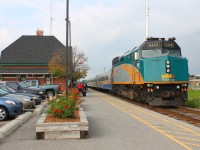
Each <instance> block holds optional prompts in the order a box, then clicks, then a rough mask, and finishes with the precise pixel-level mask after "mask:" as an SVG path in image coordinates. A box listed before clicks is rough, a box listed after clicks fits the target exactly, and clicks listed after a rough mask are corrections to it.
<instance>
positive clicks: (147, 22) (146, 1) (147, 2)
mask: <svg viewBox="0 0 200 150" xmlns="http://www.w3.org/2000/svg"><path fill="white" fill-rule="evenodd" d="M145 16H146V38H148V37H149V0H145Z"/></svg>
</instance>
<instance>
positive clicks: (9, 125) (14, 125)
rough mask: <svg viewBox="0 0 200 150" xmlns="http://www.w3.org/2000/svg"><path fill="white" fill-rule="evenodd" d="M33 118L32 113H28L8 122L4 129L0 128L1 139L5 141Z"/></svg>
mask: <svg viewBox="0 0 200 150" xmlns="http://www.w3.org/2000/svg"><path fill="white" fill-rule="evenodd" d="M31 116H32V113H31V112H26V113H24V114H22V115H20V116H19V117H17V118H16V119H14V120H12V121H10V122H8V123H7V124H5V125H4V126H3V127H1V128H0V139H3V138H4V137H6V136H7V135H9V134H10V133H11V132H13V131H14V130H15V129H17V128H18V127H19V126H20V125H21V124H23V123H24V122H25V121H26V120H28V119H29V118H30V117H31Z"/></svg>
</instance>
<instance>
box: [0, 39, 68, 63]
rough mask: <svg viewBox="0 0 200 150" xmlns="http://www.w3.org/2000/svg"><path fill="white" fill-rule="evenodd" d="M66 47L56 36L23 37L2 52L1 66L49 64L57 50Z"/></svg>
mask: <svg viewBox="0 0 200 150" xmlns="http://www.w3.org/2000/svg"><path fill="white" fill-rule="evenodd" d="M63 48H65V46H64V45H63V44H62V43H61V42H60V41H59V40H58V39H57V38H55V37H54V36H21V37H20V38H19V39H17V40H16V41H15V42H13V43H12V44H11V45H9V46H8V47H7V48H5V49H4V50H3V51H2V52H1V58H0V63H1V64H13V63H17V64H24V63H25V64H27V63H34V64H41V63H45V64H48V62H49V61H50V59H51V58H52V56H53V52H54V51H55V50H59V49H63Z"/></svg>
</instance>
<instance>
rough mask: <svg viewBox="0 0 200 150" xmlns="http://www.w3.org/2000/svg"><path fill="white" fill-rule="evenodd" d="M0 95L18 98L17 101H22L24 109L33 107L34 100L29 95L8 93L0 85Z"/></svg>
mask: <svg viewBox="0 0 200 150" xmlns="http://www.w3.org/2000/svg"><path fill="white" fill-rule="evenodd" d="M0 95H3V96H6V97H11V98H15V99H18V100H19V101H21V102H22V103H23V108H24V109H31V108H35V101H34V100H33V99H32V98H31V97H29V96H24V95H17V94H9V93H8V92H7V91H6V90H5V89H3V88H2V87H1V86H0Z"/></svg>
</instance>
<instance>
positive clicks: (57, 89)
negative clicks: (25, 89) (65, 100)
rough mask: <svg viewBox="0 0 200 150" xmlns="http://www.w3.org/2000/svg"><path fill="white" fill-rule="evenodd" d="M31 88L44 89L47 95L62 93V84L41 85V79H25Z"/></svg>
mask: <svg viewBox="0 0 200 150" xmlns="http://www.w3.org/2000/svg"><path fill="white" fill-rule="evenodd" d="M23 83H25V84H26V85H28V86H29V88H39V89H42V90H43V92H44V94H45V95H46V96H47V97H51V96H55V94H61V93H62V91H61V84H45V85H40V82H39V80H26V81H23Z"/></svg>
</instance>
